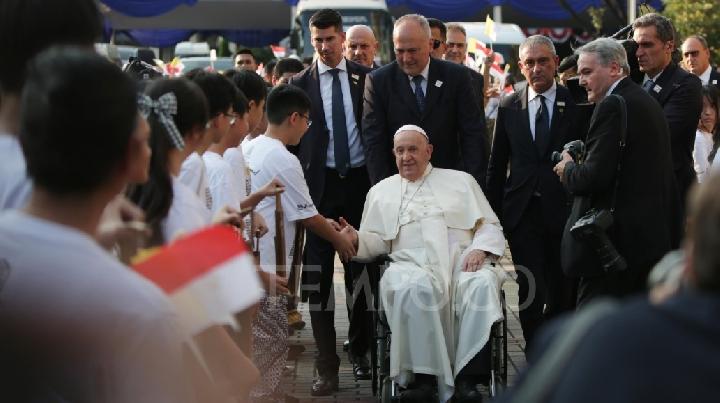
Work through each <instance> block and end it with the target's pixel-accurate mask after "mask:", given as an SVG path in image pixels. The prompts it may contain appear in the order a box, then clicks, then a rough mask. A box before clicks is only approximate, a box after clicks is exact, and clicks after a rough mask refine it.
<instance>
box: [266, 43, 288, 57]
mask: <svg viewBox="0 0 720 403" xmlns="http://www.w3.org/2000/svg"><path fill="white" fill-rule="evenodd" d="M270 49H272V52H273V55H275V57H277V58H280V57H285V54H286V52H285V48H284V47H282V46H279V45H270Z"/></svg>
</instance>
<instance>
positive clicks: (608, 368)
mask: <svg viewBox="0 0 720 403" xmlns="http://www.w3.org/2000/svg"><path fill="white" fill-rule="evenodd" d="M718 187H720V177H719V176H710V177H709V179H708V180H707V181H703V183H702V184H701V185H700V187H699V189H698V192H697V193H695V195H694V196H693V197H692V198H691V200H690V205H691V207H690V209H691V212H690V214H691V218H690V221H691V222H693V223H694V224H693V225H692V227H691V228H690V229H689V230H688V237H689V238H690V240H691V241H690V242H687V243H686V248H685V262H684V267H680V268H678V270H679V271H682V278H681V279H680V281H681V282H682V284H683V287H682V288H681V289H680V290H679V292H678V293H677V294H676V295H672V296H670V297H669V298H668V299H666V300H664V301H660V302H656V301H653V302H650V301H648V299H647V298H645V297H643V298H637V299H634V300H632V301H629V302H628V303H625V304H619V305H617V306H616V307H615V308H614V309H612V308H610V309H607V311H606V313H604V314H600V315H599V316H596V318H595V319H594V321H593V322H591V326H587V324H588V323H587V319H588V315H589V314H590V312H593V310H591V309H588V310H585V311H582V312H580V313H579V314H578V315H575V316H574V317H571V318H569V320H568V321H558V322H555V323H553V325H551V326H549V327H548V328H547V330H543V331H542V332H541V333H540V335H539V336H538V340H537V344H536V346H537V347H538V348H536V349H535V350H534V351H532V352H531V357H530V359H529V362H531V365H530V366H529V367H528V370H527V371H526V372H525V373H524V374H521V375H520V377H519V379H518V381H517V383H516V384H515V385H514V387H513V388H512V389H511V390H510V392H509V393H508V394H506V395H504V396H503V399H501V401H502V402H503V403H508V402H513V403H514V402H518V403H520V402H523V403H524V402H527V401H528V397H529V396H537V395H539V394H540V393H541V392H540V390H539V389H541V388H544V389H545V390H549V391H552V396H548V398H547V399H544V400H543V401H545V402H548V403H550V402H552V403H576V402H584V403H605V402H614V403H630V402H637V401H644V402H663V403H684V402H694V403H711V402H716V401H717V400H718V396H717V395H718V385H717V382H714V379H713V380H712V381H710V380H709V379H708V374H716V373H718V371H720V361H718V360H715V359H708V357H717V356H718V355H720V344H718V343H717V340H718V338H720V322H718V320H717V314H716V312H718V311H719V310H720V238H718V232H717V222H718V220H720V198H719V197H718V192H717V189H718ZM596 308H597V307H596ZM594 312H598V311H597V310H594ZM583 316H584V318H583ZM581 321H585V322H586V323H585V326H583V327H585V328H586V329H587V330H586V331H585V332H582V333H581V334H580V335H579V337H577V338H576V340H577V341H578V342H579V343H578V344H574V343H571V342H570V340H569V339H570V338H572V337H573V336H570V334H571V332H569V331H568V330H569V329H570V328H572V327H575V329H578V326H577V325H579V322H581ZM558 349H561V350H565V351H567V352H570V353H571V354H568V355H567V357H566V359H565V360H563V361H562V362H558V360H557V357H558V356H562V354H558ZM551 351H552V353H551V354H545V353H549V352H551ZM554 371H557V373H558V374H561V376H558V377H557V378H554V377H553V376H552V375H551V374H548V372H554ZM551 379H554V382H553V383H551V384H548V381H550V380H551ZM600 379H601V380H602V382H598V380H600ZM537 381H542V382H539V383H538V382H537ZM609 385H612V387H609ZM537 386H540V388H537Z"/></svg>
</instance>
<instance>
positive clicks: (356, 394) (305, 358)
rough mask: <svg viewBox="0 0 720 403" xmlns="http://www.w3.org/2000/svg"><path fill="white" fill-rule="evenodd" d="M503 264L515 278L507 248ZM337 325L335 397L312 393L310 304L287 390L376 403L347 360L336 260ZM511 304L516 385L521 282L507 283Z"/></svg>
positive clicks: (511, 369) (305, 398)
mask: <svg viewBox="0 0 720 403" xmlns="http://www.w3.org/2000/svg"><path fill="white" fill-rule="evenodd" d="M501 263H502V265H503V267H504V268H505V269H506V270H507V271H508V272H509V273H510V275H511V276H512V277H514V270H513V266H512V263H511V262H510V259H509V251H507V249H506V256H504V257H503V260H502V261H501ZM334 282H335V301H336V307H337V308H338V309H336V311H335V327H336V332H337V351H338V354H339V355H340V359H341V364H340V374H339V376H340V390H339V391H338V392H336V393H335V394H334V395H332V396H327V397H314V396H311V395H310V387H311V385H312V380H313V377H314V369H313V357H314V355H315V352H316V351H317V349H316V348H315V342H314V340H313V337H312V329H311V328H310V314H309V313H308V310H307V304H301V306H300V308H299V309H300V310H301V312H302V313H303V318H304V320H305V321H306V322H307V326H306V327H305V329H303V330H301V331H298V332H295V334H294V335H293V336H291V337H290V340H289V343H290V345H302V346H303V347H305V351H304V352H303V353H302V354H300V355H299V356H298V357H297V359H296V360H295V361H290V362H288V365H289V366H290V368H291V371H290V372H289V373H288V374H287V376H286V377H285V379H284V381H283V383H284V385H285V388H286V393H287V394H288V395H289V396H291V397H293V398H295V399H297V400H298V401H299V402H302V403H310V402H318V403H321V402H322V403H331V402H368V403H369V402H375V401H376V400H375V398H374V397H373V396H372V390H371V386H370V381H356V380H355V378H354V377H353V374H352V365H351V364H350V363H349V362H348V360H347V355H346V354H345V353H344V352H343V350H342V343H343V341H345V340H346V339H347V331H348V317H347V311H346V309H345V308H344V307H345V287H344V285H343V274H342V267H340V265H339V262H337V261H336V269H335V276H334ZM503 289H504V290H505V295H506V298H507V306H508V318H507V319H508V383H509V384H510V385H512V384H513V382H514V380H515V378H516V376H517V373H518V370H519V369H520V368H522V367H523V366H524V365H525V354H524V352H523V349H524V348H525V341H524V340H523V337H522V330H521V329H520V322H519V318H518V315H517V283H516V282H515V281H512V280H510V281H507V282H506V283H505V285H504V286H503Z"/></svg>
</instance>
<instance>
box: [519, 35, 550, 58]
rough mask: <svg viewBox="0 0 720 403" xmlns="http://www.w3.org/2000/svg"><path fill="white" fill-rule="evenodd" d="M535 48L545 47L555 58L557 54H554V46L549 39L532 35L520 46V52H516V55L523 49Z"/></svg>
mask: <svg viewBox="0 0 720 403" xmlns="http://www.w3.org/2000/svg"><path fill="white" fill-rule="evenodd" d="M535 46H545V47H547V48H548V49H550V51H551V52H552V54H553V55H554V56H557V52H555V45H554V44H553V42H552V41H551V40H550V38H548V37H547V36H545V35H533V36H530V37H528V38H527V39H525V40H524V41H523V43H522V44H521V45H520V50H519V51H518V53H520V52H522V51H523V49H527V48H532V47H535Z"/></svg>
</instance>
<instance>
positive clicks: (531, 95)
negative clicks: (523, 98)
mask: <svg viewBox="0 0 720 403" xmlns="http://www.w3.org/2000/svg"><path fill="white" fill-rule="evenodd" d="M538 95H542V96H544V97H545V106H546V107H547V110H548V119H549V122H548V127H550V122H552V117H553V109H554V107H555V96H556V95H557V84H556V83H555V82H553V84H552V87H550V88H549V89H548V90H547V91H545V92H543V93H541V94H538V93H536V92H535V90H533V89H532V87H531V86H530V85H529V84H528V87H527V97H528V117H529V118H530V133H532V136H533V140H535V115H537V113H538V110H539V109H540V98H539V97H538Z"/></svg>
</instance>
